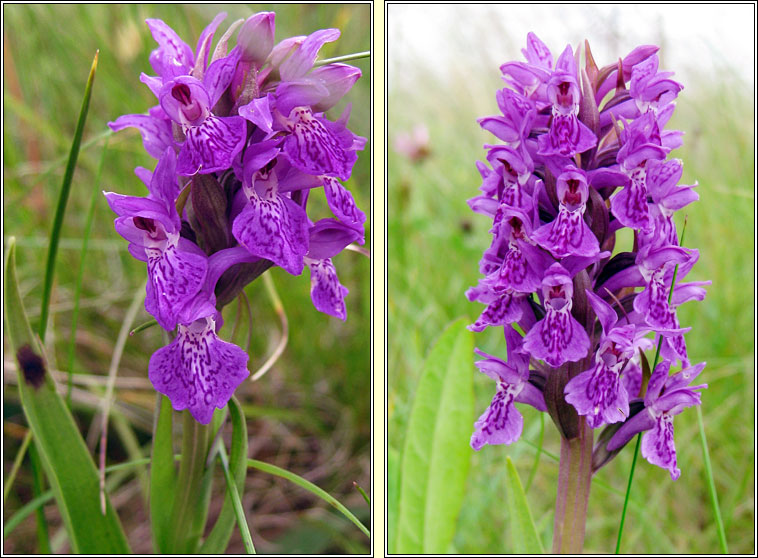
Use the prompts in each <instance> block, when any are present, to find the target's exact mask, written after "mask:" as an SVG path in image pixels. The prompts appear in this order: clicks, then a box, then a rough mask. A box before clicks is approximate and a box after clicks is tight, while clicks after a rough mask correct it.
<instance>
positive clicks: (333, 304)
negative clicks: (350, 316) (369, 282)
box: [306, 259, 349, 321]
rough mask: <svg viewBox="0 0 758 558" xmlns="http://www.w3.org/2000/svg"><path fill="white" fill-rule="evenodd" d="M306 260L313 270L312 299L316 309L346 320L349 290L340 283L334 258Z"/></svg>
mask: <svg viewBox="0 0 758 558" xmlns="http://www.w3.org/2000/svg"><path fill="white" fill-rule="evenodd" d="M306 262H307V263H308V267H309V268H310V270H311V300H312V301H313V305H314V306H315V307H316V310H318V311H319V312H323V313H324V314H329V315H330V316H334V317H336V318H339V319H340V320H343V321H344V320H345V319H346V318H347V309H346V308H345V296H346V295H347V293H348V292H349V291H348V290H347V288H346V287H344V286H342V285H341V284H340V282H339V279H338V278H337V270H336V269H334V265H333V264H332V260H330V259H325V260H311V259H307V260H306Z"/></svg>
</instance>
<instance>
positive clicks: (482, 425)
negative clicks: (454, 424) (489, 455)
mask: <svg viewBox="0 0 758 558" xmlns="http://www.w3.org/2000/svg"><path fill="white" fill-rule="evenodd" d="M505 339H506V344H507V347H508V361H507V362H506V361H503V360H500V359H499V358H497V357H494V356H491V355H488V354H487V353H485V352H483V351H480V350H479V349H476V351H475V352H476V354H478V355H479V356H481V357H484V358H485V360H479V361H477V362H476V366H477V368H479V371H480V372H482V373H483V374H486V375H487V376H489V377H490V378H492V379H493V380H495V382H497V391H496V392H495V396H494V397H493V398H492V402H491V403H490V406H489V407H488V408H487V410H486V411H484V413H483V414H482V416H480V417H479V420H477V421H476V423H474V433H473V434H472V435H471V447H472V448H474V449H475V450H476V451H479V450H480V449H482V447H484V446H485V445H486V444H491V445H495V444H506V445H507V444H512V443H513V442H515V441H516V440H518V438H519V437H520V436H521V431H522V429H523V426H524V417H523V416H522V415H521V413H519V412H518V410H517V409H516V407H515V405H514V403H515V402H519V403H527V404H529V405H531V406H532V407H534V408H535V409H538V410H540V411H545V410H547V408H546V407H545V400H544V398H543V396H542V393H541V392H540V391H539V390H538V389H537V388H536V387H535V386H533V385H532V384H531V383H529V356H528V355H526V354H524V353H521V352H520V349H521V344H522V340H521V336H520V335H519V334H518V333H516V331H515V330H514V329H513V328H512V327H506V329H505Z"/></svg>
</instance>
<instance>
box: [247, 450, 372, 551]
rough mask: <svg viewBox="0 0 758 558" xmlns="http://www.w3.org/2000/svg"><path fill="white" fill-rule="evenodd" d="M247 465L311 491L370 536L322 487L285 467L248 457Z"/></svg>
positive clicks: (351, 514) (353, 516)
mask: <svg viewBox="0 0 758 558" xmlns="http://www.w3.org/2000/svg"><path fill="white" fill-rule="evenodd" d="M247 466H248V467H255V468H256V469H259V470H261V471H264V472H266V473H270V474H272V475H276V476H277V477H282V478H285V479H287V480H288V481H290V482H293V483H294V484H296V485H298V486H299V487H301V488H304V489H306V490H307V491H309V492H312V493H313V494H315V495H316V496H318V497H319V498H321V499H322V500H324V501H325V502H328V503H329V504H331V505H332V506H334V507H335V508H337V509H338V510H339V511H340V512H342V515H344V516H345V517H347V518H348V519H349V520H350V521H352V522H353V523H354V524H355V526H356V527H358V529H360V530H361V531H362V532H363V534H364V535H366V536H367V537H368V538H371V534H370V533H369V530H368V529H366V526H365V525H364V524H363V523H361V521H360V520H359V519H358V518H357V517H355V515H353V513H352V512H351V511H350V510H349V509H347V508H346V507H345V506H344V505H343V504H341V503H340V502H339V501H338V500H337V499H336V498H335V497H334V496H332V495H331V494H329V493H328V492H326V491H325V490H323V489H322V488H319V487H318V486H316V485H315V484H313V483H312V482H311V481H308V480H305V479H304V478H303V477H301V476H299V475H296V474H295V473H291V472H289V471H287V470H286V469H282V468H281V467H277V466H276V465H271V464H270V463H264V462H263V461H258V460H257V459H248V460H247Z"/></svg>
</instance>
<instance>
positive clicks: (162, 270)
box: [105, 149, 208, 330]
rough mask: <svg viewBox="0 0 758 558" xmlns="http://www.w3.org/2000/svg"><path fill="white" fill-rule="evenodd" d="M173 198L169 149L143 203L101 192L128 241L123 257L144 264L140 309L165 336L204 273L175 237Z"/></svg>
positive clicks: (190, 247) (195, 255)
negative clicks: (144, 283)
mask: <svg viewBox="0 0 758 558" xmlns="http://www.w3.org/2000/svg"><path fill="white" fill-rule="evenodd" d="M178 193H179V186H178V184H177V182H176V157H175V155H174V153H173V151H172V150H171V149H167V150H166V153H165V154H164V155H163V157H161V159H160V160H159V161H158V164H157V166H156V167H155V172H154V173H153V174H152V177H151V179H150V194H149V195H148V197H146V198H139V197H132V196H123V195H121V194H115V193H113V192H105V197H106V199H107V200H108V204H109V205H110V207H111V209H112V210H113V211H114V212H115V213H116V214H117V215H118V218H117V219H116V221H115V226H116V231H117V232H118V233H119V234H120V235H121V236H123V237H124V238H125V239H126V240H128V241H129V252H130V253H131V254H132V255H133V256H134V257H135V258H137V259H138V260H142V261H145V262H147V275H148V281H147V288H146V290H147V296H146V298H145V308H146V310H147V311H148V312H149V313H150V314H152V315H153V316H154V317H155V319H156V320H157V321H158V323H159V324H160V325H161V327H163V328H164V329H167V330H171V329H174V327H176V322H177V316H178V314H179V312H180V311H181V309H182V307H183V306H184V305H185V304H186V302H187V300H188V299H190V298H192V297H193V296H195V295H196V294H197V293H198V292H199V291H200V289H201V287H202V284H203V281H204V279H205V275H206V272H207V268H208V264H207V258H206V256H205V254H204V253H203V251H202V250H200V248H199V247H198V246H197V245H195V244H194V243H192V242H191V241H189V240H187V239H186V238H182V237H181V236H180V229H181V224H180V220H179V215H178V214H177V212H176V207H175V206H174V200H175V198H176V196H177V195H178Z"/></svg>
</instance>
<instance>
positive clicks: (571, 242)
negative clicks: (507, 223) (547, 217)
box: [531, 208, 600, 258]
mask: <svg viewBox="0 0 758 558" xmlns="http://www.w3.org/2000/svg"><path fill="white" fill-rule="evenodd" d="M582 213H583V211H567V210H565V209H563V208H561V210H560V211H559V213H558V217H556V219H555V220H554V221H552V222H550V223H547V224H545V225H542V226H541V227H540V228H539V229H537V230H536V231H534V232H533V233H532V235H531V238H532V240H534V241H535V242H536V243H537V244H539V245H540V246H542V247H543V248H544V249H545V250H547V251H549V252H550V253H551V254H552V255H553V256H555V257H556V258H565V257H566V256H587V257H591V256H596V255H597V254H598V253H600V244H599V243H598V241H597V237H596V236H595V235H594V234H593V233H592V230H591V229H590V227H589V226H588V225H587V223H585V222H584V219H583V218H582Z"/></svg>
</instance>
